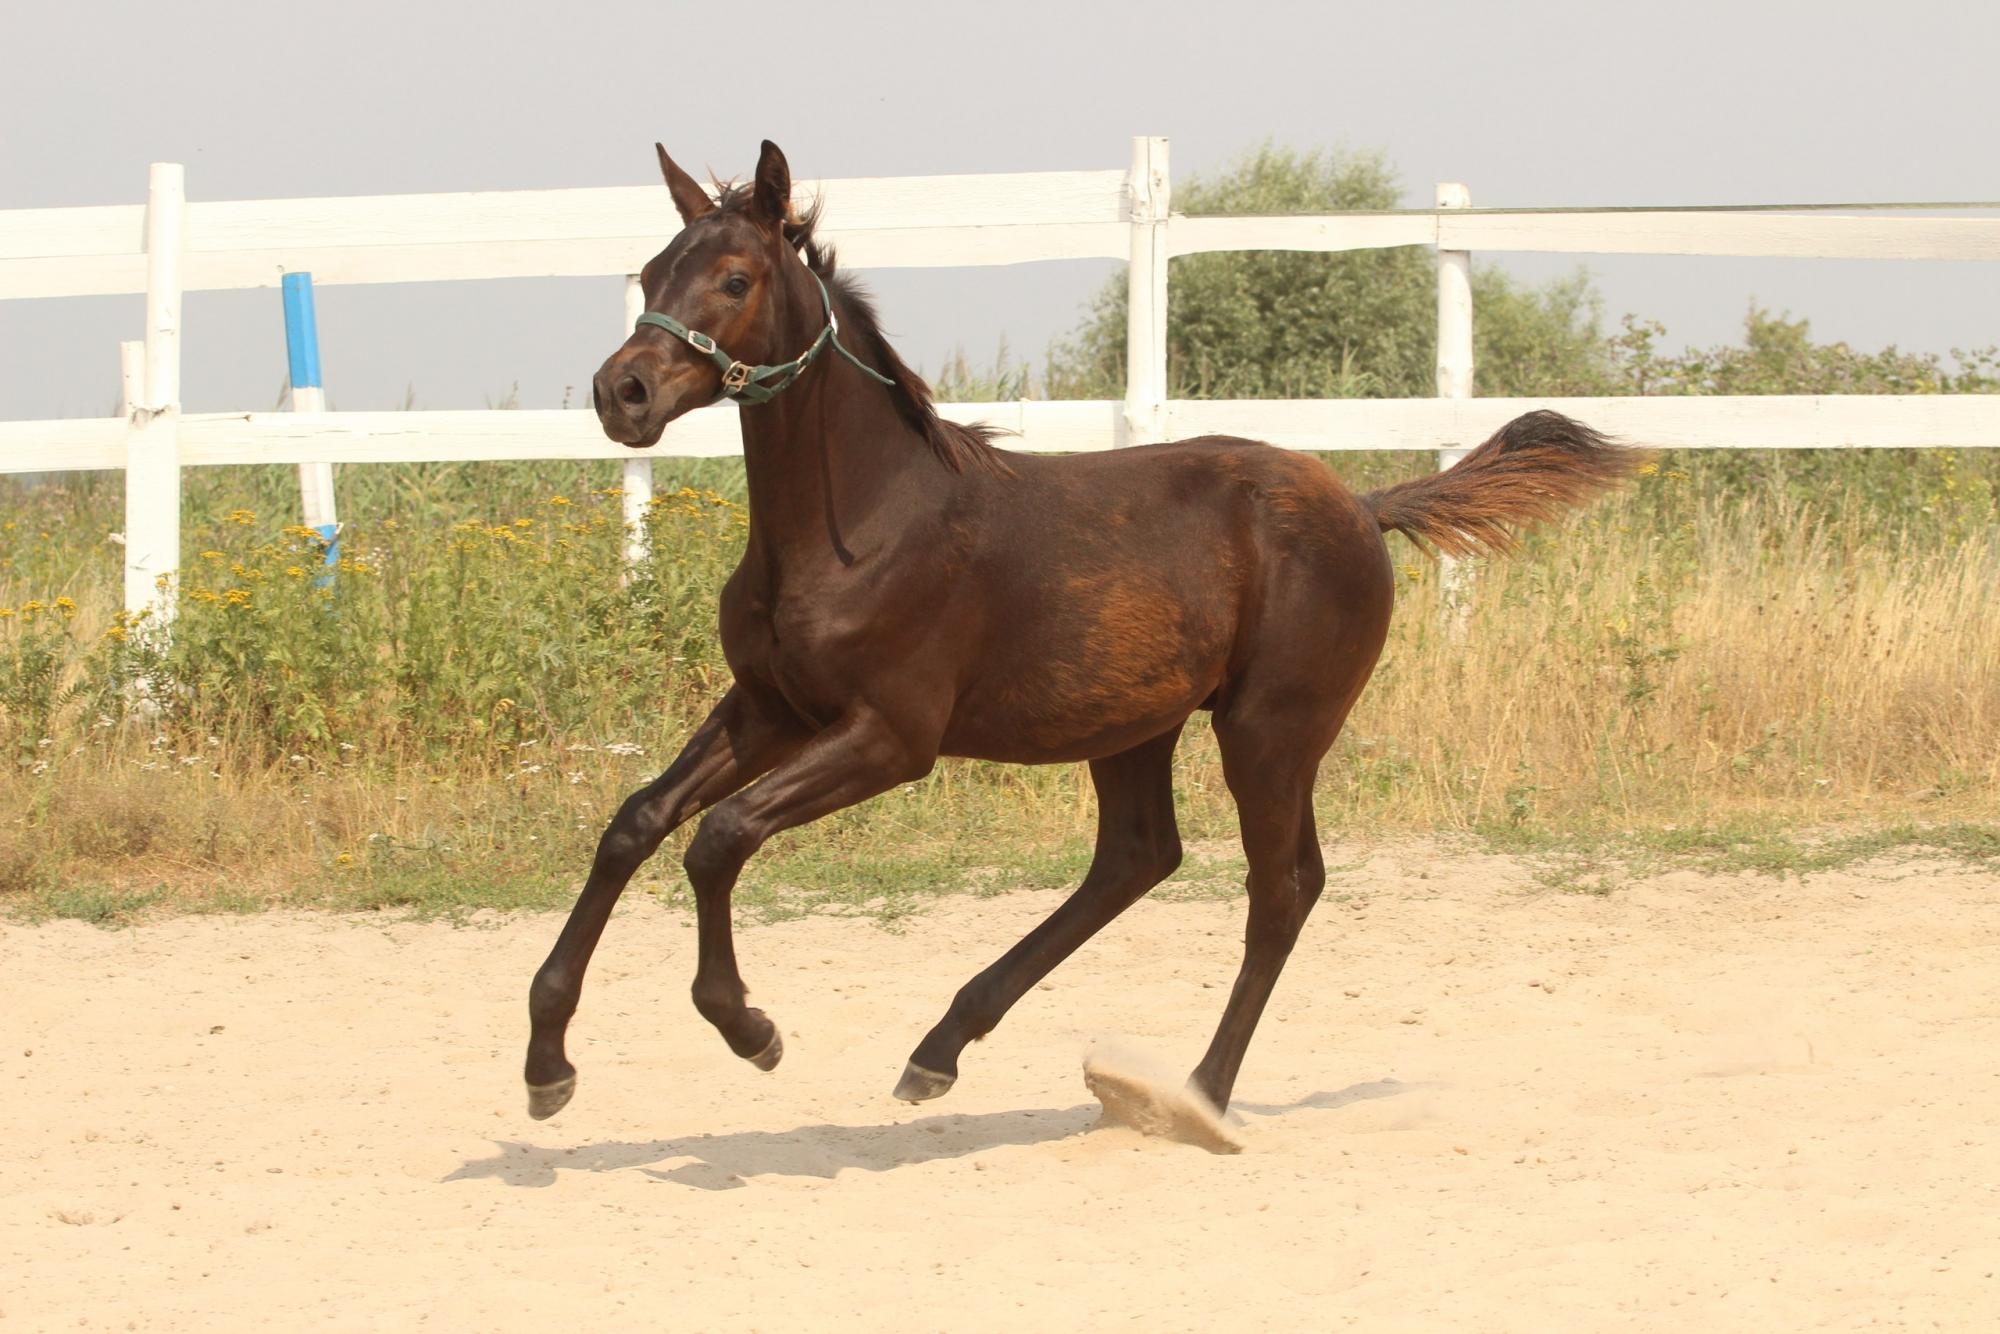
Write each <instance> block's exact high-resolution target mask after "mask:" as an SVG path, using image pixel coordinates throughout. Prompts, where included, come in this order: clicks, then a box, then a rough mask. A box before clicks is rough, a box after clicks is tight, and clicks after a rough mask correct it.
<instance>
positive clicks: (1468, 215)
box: [0, 138, 2000, 610]
mask: <svg viewBox="0 0 2000 1334" xmlns="http://www.w3.org/2000/svg"><path fill="white" fill-rule="evenodd" d="M800 192H801V194H802V195H805V196H815V195H816V196H819V197H821V198H822V199H823V200H824V207H825V211H824V221H823V224H822V227H823V231H824V233H825V234H826V235H828V236H829V237H830V238H831V239H832V240H834V241H836V242H838V244H839V246H840V251H841V257H842V260H843V262H845V263H846V264H848V265H851V266H853V267H857V268H871V267H930V266H941V265H954V266H955V265H986V264H1019V263H1026V262H1029V261H1033V260H1044V259H1078V258H1103V259H1123V260H1126V261H1128V263H1129V281H1130V297H1131V301H1130V322H1129V326H1128V330H1127V336H1128V340H1129V345H1128V353H1129V355H1128V363H1127V364H1128V366H1129V368H1130V370H1129V375H1128V381H1127V385H1126V394H1125V398H1124V401H1123V402H1036V401H1024V402H1013V403H965V404H946V405H943V407H942V410H943V411H944V412H945V413H946V414H947V415H949V416H952V417H956V418H960V419H963V420H984V421H988V422H992V423H993V424H995V425H997V426H1001V427H1004V428H1006V429H1008V430H1010V431H1012V432H1014V433H1015V436H1016V438H1015V439H1013V440H1011V441H1009V444H1010V446H1011V447H1013V448H1017V449H1028V450H1044V451H1084V450H1096V449H1112V448H1117V447H1119V446H1122V445H1125V444H1129V443H1134V442H1140V441H1146V440H1158V439H1172V438H1175V437H1179V436H1185V435H1194V434H1200V433H1203V432H1227V433H1231V434H1237V435H1246V436H1252V437H1256V438H1260V439H1265V440H1269V441H1272V442H1273V443H1275V444H1279V445H1284V446H1287V447H1289V448H1295V449H1315V450H1331V449H1435V450H1439V451H1440V455H1441V461H1443V462H1447V463H1448V462H1449V461H1450V460H1451V459H1452V458H1453V457H1455V455H1456V452H1457V451H1459V450H1462V449H1463V448H1464V447H1466V446H1469V445H1471V444H1474V443H1477V442H1478V441H1480V440H1483V439H1484V438H1486V436H1488V435H1489V434H1491V433H1492V432H1493V430H1494V429H1496V428H1497V427H1498V426H1500V425H1501V424H1502V423H1504V422H1505V421H1506V420H1508V419H1509V418H1511V417H1513V416H1514V415H1516V414H1518V413H1520V412H1523V411H1526V410H1528V409H1530V408H1533V407H1553V408H1555V409H1557V410H1559V411H1563V412H1568V413H1571V414H1573V415H1575V416H1578V417H1581V418H1583V419H1585V420H1587V421H1589V422H1590V423H1591V425H1593V426H1595V427H1597V428H1598V429H1600V430H1604V431H1607V432H1610V433H1612V434H1615V435H1619V436H1623V437H1625V438H1628V439H1631V440H1634V441H1639V442H1644V443H1646V444H1649V445H1656V446H1662V447H1672V448H1758V449H1815V448H1829V447H1840V446H1856V447H1859V446H1866V447H1878V448H1879V447H1892V448H1893V447H1915V446H1977V447H1988V448H1990V447H1997V446H2000V396H1980V395H1971V396H1951V395H1922V396H1918V395H1898V396H1880V397H1850V396H1842V397H1754V398H1752V397H1746V398H1730V397H1709V398H1592V399H1535V400H1522V399H1481V398H1475V397H1473V396H1472V382H1473V367H1472V308H1471V286H1470V283H1469V280H1468V274H1469V256H1470V253H1471V252H1472V251H1475V250H1479V251H1558V252H1569V253H1578V254H1653V255H1770V256H1790V257H1816V258H1874V259H1956V260H1971V259H1979V260H2000V218H1981V217H1943V218H1940V217H1915V216H1894V215H1892V214H1891V213H1888V212H1886V211H1881V210H1874V211H1870V210H1862V209H1850V210H1846V211H1820V210H1813V209H1805V208H1790V209H1787V208H1773V209H1765V210H1748V209H1740V208H1727V209H1663V210H1634V209H1574V210H1563V209H1558V210H1533V209H1529V210H1518V209H1494V210H1481V209H1474V208H1471V207H1470V198H1469V196H1468V194H1467V192H1466V191H1465V188H1464V187H1463V186H1459V185H1441V186H1439V187H1438V194H1437V207H1436V208H1434V209H1420V210H1408V211H1395V212H1385V213H1347V214H1333V215H1327V216H1312V217H1198V218H1190V217H1185V216H1180V215H1177V214H1174V213H1173V212H1172V211H1171V208H1170V203H1171V178H1170V176H1169V172H1168V159H1167V141H1166V140H1165V139H1159V138H1140V139H1135V140H1133V144H1132V159H1131V164H1130V166H1129V167H1128V168H1127V169H1125V170H1123V171H1117V170H1110V171H1072V172H1033V173H1020V174H1006V175H984V176H939V177H901V178H893V179H881V180H835V181H824V182H805V183H802V184H801V185H800ZM1941 207H1942V206H1938V205H1930V206H1927V211H1932V212H1935V211H1939V209H1940V208H1941ZM677 225H678V224H677V222H676V220H675V217H674V214H673V211H672V209H671V207H670V205H669V201H668V199H667V192H666V191H665V190H664V189H662V188H661V187H659V186H657V185H654V186H637V187H629V188H627V187H619V188H613V189H587V190H542V191H515V192H506V193H474V194H456V195H402V196H381V197H360V198H338V199H287V200H257V201H244V202H225V203H192V204H190V203H188V202H186V200H185V198H184V191H183V177H182V170H181V168H180V167H179V166H177V165H173V164H156V165H155V166H154V167H153V169H152V174H151V179H150V183H149V189H148V194H147V202H146V203H145V204H143V205H139V204H130V205H115V206H110V207H97V208H59V209H26V210H16V211H12V212H0V299H6V298H32V297H60V296H88V295H102V294H118V293H143V294H145V297H146V324H145V335H146V337H145V347H144V356H143V361H142V363H139V364H137V365H135V363H134V359H132V358H130V357H127V358H126V361H125V363H124V364H125V373H126V383H127V403H128V405H129V407H128V413H127V415H126V416H124V417H111V418H102V419H86V420H61V421H28V422H0V473H5V472H47V471H64V470H84V469H118V468H122V469H124V470H125V472H126V478H127V486H126V533H125V536H126V561H127V566H126V581H125V590H126V603H127V605H128V607H130V608H132V609H133V610H138V609H140V608H141V607H144V606H146V605H148V604H149V603H153V602H156V601H158V599H159V594H158V592H157V591H156V590H157V587H158V581H159V580H160V578H161V577H162V576H164V575H168V574H170V573H172V572H173V571H174V570H175V569H177V568H178V566H179V558H180V534H179V526H180V469H181V468H183V467H186V466H192V465H204V464H217V463H302V462H330V463H409V462H417V461H424V460H455V459H522V460H526V459H547V458H572V459H574V458H617V459H622V460H625V461H626V462H627V464H628V467H627V470H626V476H627V491H628V495H627V503H628V507H629V508H628V513H631V514H636V513H639V512H642V510H643V504H644V500H645V498H646V495H647V493H648V488H649V487H650V473H649V472H648V468H649V466H650V465H649V464H648V463H647V462H646V460H647V458H648V457H649V456H659V455H673V456H702V455H725V454H735V453H738V452H739V450H740V443H739V440H738V434H737V426H736V414H735V412H734V411H733V410H709V411H704V412H698V413H694V414H691V415H690V416H688V417H686V418H684V419H682V420H681V421H679V422H676V423H675V424H674V426H673V427H672V428H671V429H669V431H668V432H667V434H666V437H665V438H664V439H663V440H662V441H661V442H660V443H659V444H658V445H656V446H654V447H653V448H651V449H650V450H645V451H639V452H636V453H635V451H632V450H629V449H627V448H626V447H624V446H622V445H618V444H614V443H612V442H611V441H609V440H607V439H605V438H604V436H603V435H602V434H601V433H600V431H599V430H598V426H597V421H596V418H595V416H594V415H593V414H591V413H589V412H584V411H483V412H293V413H262V412H230V413H197V414H184V413H182V412H181V410H180V305H181V296H182V293H183V292H186V291H194V290H202V291H212V290H221V289H235V288H252V287H277V286H279V284H280V282H281V280H282V278H283V275H284V274H285V273H287V272H295V271H301V270H303V271H309V272H311V273H312V275H313V278H314V281H315V282H316V283H319V284H322V285H324V284H329V283H367V282H410V281H419V280H422V281H441V280H445V279H455V278H513V277H550V276H589V275H614V274H626V275H630V274H632V273H635V272H637V271H638V269H639V268H640V266H641V265H642V264H643V262H644V261H645V260H646V259H647V258H649V257H650V256H652V255H653V254H654V253H655V252H657V251H658V250H659V248H660V247H661V246H662V245H663V244H664V243H665V241H666V239H667V238H668V237H669V236H670V235H671V234H672V232H673V231H674V230H675V228H676V227H677ZM1403 245H1427V246H1434V247H1435V248H1436V249H1437V251H1438V258H1439V264H1438V271H1439V284H1438V303H1439V320H1438V340H1439V341H1438V356H1437V366H1438V395H1439V396H1438V397H1437V398H1434V399H1405V400H1356V399H1340V400H1286V401H1272V400H1234V401H1231V400H1204V401H1177V400H1169V399H1168V398H1167V397H1166V385H1167V376H1166V335H1167V299H1168V298H1167V269H1168V261H1169V260H1170V259H1171V258H1172V257H1173V256H1176V255H1189V254H1196V253H1200V252H1205V251H1215V250H1259V249H1263V250H1303V251H1338V250H1363V249H1373V248H1380V247H1387V246H1403ZM632 286H633V285H632V284H628V291H627V301H626V305H627V307H628V309H626V310H625V311H624V312H623V313H624V315H625V316H626V323H625V325H624V328H626V329H629V328H630V327H631V324H630V319H631V316H632V315H633V314H634V313H635V312H634V311H632V310H631V309H629V307H630V305H631V303H632V292H631V288H632ZM606 326H607V337H606V348H607V349H608V348H609V347H610V346H611V345H612V341H613V340H612V338H611V333H612V329H611V326H610V316H609V314H607V320H606ZM110 354H111V349H109V348H107V349H106V356H107V360H108V359H109V357H110ZM135 382H136V383H135Z"/></svg>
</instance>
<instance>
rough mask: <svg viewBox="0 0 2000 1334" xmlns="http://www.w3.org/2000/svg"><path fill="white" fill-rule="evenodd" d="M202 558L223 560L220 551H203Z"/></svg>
mask: <svg viewBox="0 0 2000 1334" xmlns="http://www.w3.org/2000/svg"><path fill="white" fill-rule="evenodd" d="M201 558H202V559H203V560H221V559H222V553H221V552H220V551H204V552H202V553H201Z"/></svg>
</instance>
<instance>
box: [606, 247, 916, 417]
mask: <svg viewBox="0 0 2000 1334" xmlns="http://www.w3.org/2000/svg"><path fill="white" fill-rule="evenodd" d="M806 272H807V273H811V274H812V280H813V282H814V283H816V284H817V285H818V287H819V299H820V304H821V306H822V307H823V308H824V309H825V311H826V324H825V326H824V327H823V328H821V329H820V331H819V337H817V338H815V339H813V341H812V346H811V347H809V348H807V349H806V350H805V351H804V352H801V353H800V354H799V355H798V356H796V357H794V358H792V360H790V361H787V362H781V363H780V364H778V365H776V366H746V365H744V364H743V363H742V362H740V361H738V360H736V358H734V357H732V356H730V355H729V354H728V353H727V352H724V351H723V350H722V349H721V348H720V347H717V346H716V344H715V340H714V339H713V338H710V337H709V336H708V335H707V334H705V333H703V332H702V331H701V330H699V329H690V328H688V327H687V326H686V325H685V324H682V323H681V322H680V321H679V320H677V319H675V318H674V317H673V316H671V315H661V314H659V313H657V312H655V311H650V310H649V311H647V312H646V313H645V314H643V315H641V316H640V317H639V319H638V323H637V324H635V325H634V326H633V327H634V328H637V327H638V325H646V324H650V325H652V326H653V327H654V328H656V329H665V330H666V331H667V332H668V333H670V334H672V335H673V336H674V337H676V338H678V339H681V340H682V341H683V342H685V343H686V344H687V345H688V346H689V347H691V348H693V349H694V350H695V351H697V352H699V353H701V354H702V355H703V356H705V357H707V358H708V359H709V360H710V361H712V362H714V363H715V367H716V369H717V370H719V371H721V372H722V396H723V397H724V398H733V399H735V400H737V401H738V402H741V403H769V402H770V401H771V400H772V399H774V398H776V397H777V396H778V393H779V391H781V390H783V389H786V388H788V387H790V385H791V383H792V381H794V380H796V379H798V378H799V376H800V375H801V374H803V373H804V371H805V368H806V367H808V366H810V365H812V364H813V358H815V357H817V356H818V355H819V354H820V353H821V352H823V351H825V350H826V346H827V344H829V343H831V344H833V350H834V351H836V352H838V353H840V355H841V356H843V357H845V358H847V360H848V362H849V363H851V364H852V365H853V366H854V368H855V369H856V370H859V371H860V372H861V373H862V374H864V375H866V376H868V377H869V378H870V379H872V380H877V381H879V382H881V383H882V384H886V385H894V384H895V383H896V382H895V381H894V380H892V379H890V378H889V377H888V376H886V375H883V374H881V373H880V372H879V371H876V370H873V369H872V368H870V367H867V366H864V365H862V364H861V362H860V361H859V360H858V359H857V358H856V357H855V355H854V354H853V353H852V352H849V351H848V350H847V349H846V348H845V347H843V346H841V342H840V321H839V319H837V318H836V317H835V316H834V313H833V298H832V297H831V296H829V295H828V294H827V290H826V284H825V283H824V282H822V281H821V280H820V276H819V275H818V274H817V273H813V272H812V270H811V269H807V270H806Z"/></svg>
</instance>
